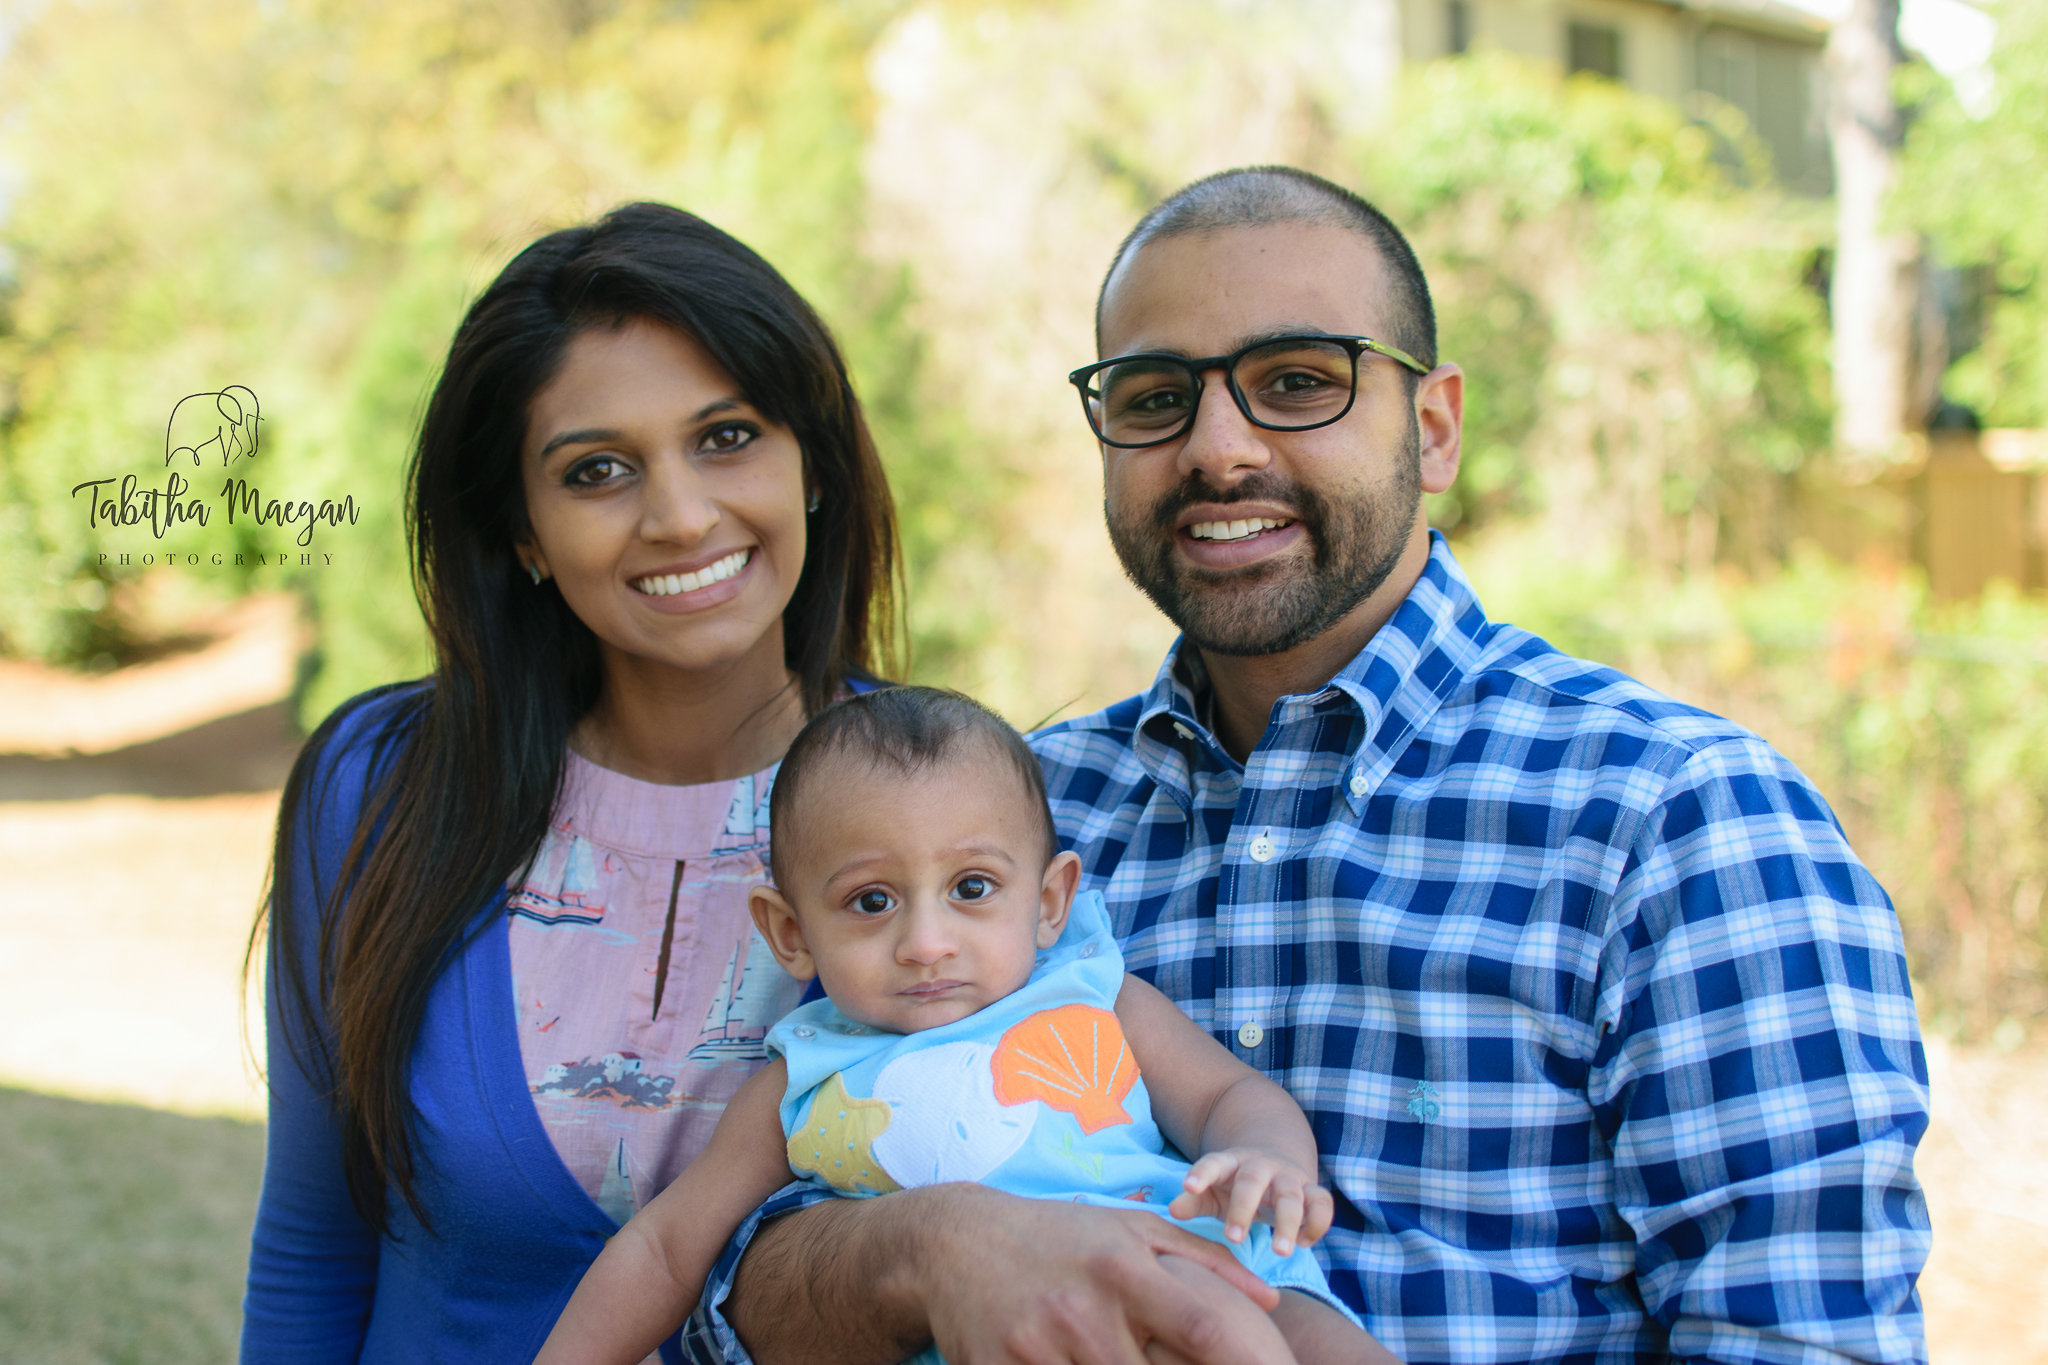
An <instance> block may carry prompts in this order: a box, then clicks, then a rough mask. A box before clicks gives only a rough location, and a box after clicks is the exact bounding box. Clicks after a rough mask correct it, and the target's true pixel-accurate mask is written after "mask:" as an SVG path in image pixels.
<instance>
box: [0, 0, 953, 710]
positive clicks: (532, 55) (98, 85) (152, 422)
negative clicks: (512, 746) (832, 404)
mask: <svg viewBox="0 0 2048 1365" xmlns="http://www.w3.org/2000/svg"><path fill="white" fill-rule="evenodd" d="M890 13H891V9H890V7H889V6H887V5H885V4H872V5H866V4H860V3H844V4H831V5H812V4H806V3H801V2H800V0H744V3H742V2H741V0H728V2H726V3H719V2H717V0H706V2H705V3H699V4H694V5H691V6H689V7H687V9H685V10H683V11H675V10H673V9H672V8H671V7H666V6H661V5H656V4H651V3H621V4H616V5H608V6H593V5H588V4H583V3H579V2H578V0H532V2H531V3H525V4H514V5H504V4H489V5H486V4H481V3H470V2H469V0H427V3H421V4H409V5H403V6H395V5H371V6H357V5H346V4H341V3H330V2H329V0H297V2H296V3H293V2H287V3H278V4H258V3H233V2H230V3H220V2H219V0H172V2H171V3H167V4H163V5H151V6H112V5H98V4H78V3H55V4H52V5H50V6H48V7H47V8H45V9H43V10H42V11H41V12H40V13H39V14H38V15H37V16H36V17H35V19H34V20H33V21H32V22H30V23H29V24H28V25H26V26H25V27H24V28H23V30H22V31H21V32H20V33H19V34H18V35H17V37H16V40H15V43H14V47H13V49H12V51H11V52H10V53H9V54H8V57H7V62H6V68H5V72H4V76H0V88H4V89H5V90H7V91H8V92H10V93H9V95H8V96H7V98H6V103H7V105H8V109H7V113H8V118H7V120H6V128H7V130H8V132H9V134H10V136H9V137H8V140H7V143H6V156H7V158H8V160H9V161H10V162H11V163H12V165H13V166H14V167H15V168H16V173H17V176H18V185H17V188H16V193H15V195H14V197H13V200H12V202H11V203H10V205H9V209H8V213H7V217H6V221H5V223H4V226H0V244H4V246H5V248H6V251H7V253H8V265H9V274H8V279H7V282H6V294H5V298H4V324H0V400H4V409H0V411H4V419H0V488H4V491H5V503H6V511H5V513H4V516H5V518H6V520H5V522H4V525H0V646H4V647H5V648H6V649H7V650H8V651H10V652H14V653H21V654H30V655H37V656H42V657H46V658H52V659H57V660H62V661H67V662H74V663H79V662H85V661H88V660H90V659H92V658H94V657H95V656H102V657H103V659H104V661H105V662H115V661H118V660H119V658H120V657H121V651H122V648H123V646H124V645H129V644H132V643H133V638H132V637H133V636H134V634H135V633H136V631H137V629H138V627H137V624H136V617H137V616H138V615H139V614H141V613H142V611H143V609H144V607H145V606H146V601H147V595H148V593H149V590H150V584H149V582H148V578H149V575H150V573H151V572H152V570H151V569H145V568H143V567H142V566H141V564H140V560H141V558H142V555H143V554H144V553H145V552H147V553H151V554H152V555H153V557H154V558H155V559H157V560H158V561H159V564H160V563H161V562H162V561H163V560H164V558H165V556H166V555H172V554H174V555H177V556H179V559H180V564H179V569H178V571H177V572H179V573H184V572H185V570H186V564H187V562H188V560H187V557H188V556H191V555H197V556H198V560H197V561H196V564H197V566H198V568H197V569H196V570H195V571H194V573H193V574H191V575H188V576H190V577H199V576H201V571H203V576H204V578H205V580H206V581H207V582H209V583H210V584H211V585H212V586H213V588H214V589H215V590H216V591H217V592H219V593H223V594H233V593H236V592H240V591H245V590H247V589H249V588H251V587H255V586H258V585H269V586H275V585H280V584H285V583H288V584H290V585H292V586H294V587H295V588H297V589H298V590H299V591H300V592H301V593H302V594H303V595H304V596H305V598H306V600H307V602H308V604H309V607H310V609H311V612H312V615H313V617H314V619H315V622H316V624H317V627H318V630H317V637H318V642H319V643H318V647H317V648H318V653H317V655H316V659H315V661H314V668H313V671H312V675H311V679H310V686H309V688H308V690H307V692H306V694H305V696H304V698H303V704H302V708H301V710H302V715H303V716H304V717H306V718H307V719H308V720H309V721H310V720H315V719H317V718H318V717H319V716H320V715H322V714H324V712H325V711H326V710H327V709H328V708H330V707H331V706H332V705H333V704H334V703H335V702H336V701H338V700H340V699H341V698H343V697H345V696H347V695H349V694H350V693H352V692H354V691H356V690H359V689H360V688H362V687H364V686H367V685H370V684H372V683H376V682H381V681H385V680H387V679H390V678H393V677H399V676H406V675H409V674H416V673H418V672H421V671H423V669H424V668H425V665H426V659H425V655H424V645H423V639H422V635H421V631H420V627H419V623H418V614H417V612H415V611H414V610H412V608H411V605H410V601H409V598H410V581H409V570H408V566H407V561H406V556H405V550H404V534H403V511H402V505H401V497H400V492H399V490H400V488H401V470H402V468H403V465H404V462H405V459H406V456H407V454H408V447H409V444H410V441H411V439H412V435H413V432H414V429H415V426H416V424H417V421H418V417H419V414H420V410H421V407H422V404H423V400H424V397H425V394H426V391H427V389H428V388H429V386H430V385H431V383H432V381H433V377H434V374H435V372H436V370H437V368H438V365H439V359H440V355H441V353H442V352H443V350H444V349H445V347H446V344H447V338H448V336H449V334H450V332H451V331H452V330H453V327H454V324H455V321H456V320H457V318H458V317H459V316H460V313H461V309H462V307H463V306H464V304H465V302H466V300H467V298H468V297H469V296H470V295H471V294H472V293H473V292H474V291H475V290H476V289H478V288H480V287H481V285H482V284H483V283H484V282H485V281H486V280H487V279H488V278H489V277H490V275H491V274H492V273H494V272H495V270H496V269H497V268H498V267H499V266H501V265H502V264H503V262H504V261H505V260H507V259H509V257H510V256H511V254H512V253H513V252H514V251H516V250H517V249H518V248H519V247H521V246H523V245H524V244H525V243H526V242H527V241H528V240H530V239H531V238H532V237H533V236H535V235H537V234H538V232H540V231H542V230H545V229H547V228H551V227H558V226H563V225H565V224H567V223H570V222H575V221H579V220H583V219H586V218H588V217H589V216H591V215H593V214H595V213H597V212H601V211H602V210H603V209H604V208H606V207H609V206H610V205H612V204H615V203H619V202H623V201H625V200H628V199H633V198H657V199H664V200H668V201H670V202H674V203H678V204H681V205H684V206H686V207H689V208H691V209H693V210H696V211H698V212H700V213H702V214H704V215H705V216H706V217H708V218H710V219H712V220H713V221H715V222H717V223H719V224H720V225H721V226H723V227H726V228H727V229H728V230H731V231H733V232H734V233H735V234H737V235H738V236H740V237H741V238H742V239H744V240H746V241H748V242H749V243H750V244H751V245H753V246H755V247H756V248H757V249H759V250H760V251H762V252H763V254H765V255H766V256H768V257H769V258H770V259H772V260H773V261H775V262H776V263H777V265H778V266H779V267H780V268H781V269H782V270H783V271H784V272H785V273H786V274H788V275H789V276H790V277H791V279H792V281H793V282H794V283H795V284H796V285H797V286H798V288H799V289H801V290H802V291H804V293H805V294H806V295H807V296H808V297H810V298H811V299H812V300H813V302H815V303H816V304H817V305H818V306H819V308H820V310H821V311H822V312H823V313H824V314H825V315H826V317H827V319H828V320H829V321H831V322H832V323H833V324H834V325H835V326H836V327H837V328H838V330H839V331H840V333H841V335H842V339H843V340H844V341H845V342H846V343H847V347H848V350H849V352H850V354H851V355H852V356H853V357H854V361H855V365H856V370H857V376H856V378H857V380H858V382H859V383H860V384H861V387H862V389H863V391H864V392H865V393H866V394H868V396H869V398H870V402H871V404H872V410H873V412H874V414H875V416H876V418H877V422H878V426H879V427H880V428H881V429H880V431H879V432H878V435H879V437H880V439H881V443H882V445H883V448H884V449H885V450H888V451H889V452H891V455H892V460H893V462H894V464H895V465H896V472H897V473H898V475H899V487H900V488H902V489H904V490H905V491H906V493H907V494H908V500H909V501H910V503H911V506H910V509H909V510H910V511H911V512H912V513H913V514H914V513H915V511H916V499H917V497H919V496H920V495H928V494H929V491H930V490H932V489H934V488H936V487H938V486H940V485H941V484H944V483H946V482H947V481H946V480H945V479H944V478H943V477H941V475H942V474H943V469H939V470H938V471H937V472H934V470H933V469H929V468H927V467H926V465H941V466H942V465H943V464H944V460H945V451H946V449H947V447H945V446H944V445H943V444H942V443H939V442H935V441H932V440H928V439H923V438H921V436H920V428H919V422H920V418H919V415H918V411H917V408H916V406H915V405H914V404H912V403H910V402H909V401H908V400H907V398H906V395H907V393H908V392H909V390H910V387H911V386H912V385H913V384H914V381H915V373H916V364H917V342H916V338H915V337H914V336H913V335H911V334H910V333H909V331H908V330H907V329H906V327H905V326H904V324H903V322H902V307H901V303H902V295H903V290H904V284H903V281H902V280H901V279H900V278H899V273H898V272H893V271H890V270H887V269H884V268H881V267H878V266H874V265H871V264H870V263H869V262H868V261H867V260H866V258H865V257H864V256H863V254H862V252H861V212H862V181H861V167H860V151H861V147H862V139H863V131H862V130H863V119H864V118H865V116H866V106H867V103H868V95H867V89H866V84H865V77H864V72H863V67H862V61H863V56H864V53H865V52H866V50H867V48H868V46H869V45H870V44H871V43H872V41H873V39H874V37H875V35H876V34H877V33H878V32H879V31H880V29H881V26H882V25H883V23H884V22H885V21H886V20H887V19H888V17H889V15H890ZM679 16H680V17H679ZM228 384H241V385H245V386H247V387H249V388H250V389H252V390H254V391H255V393H256V394H257V395H258V396H259V398H260V399H261V401H262V404H263V409H264V413H265V420H264V423H263V428H262V443H261V446H260V450H259V453H258V455H257V457H256V458H255V459H253V460H249V461H236V463H235V464H234V466H233V467H232V468H231V469H222V468H219V467H211V466H209V467H205V468H193V467H183V464H184V462H183V459H182V457H181V461H180V464H181V467H180V469H179V471H178V472H180V473H182V474H183V475H184V476H185V477H186V478H188V479H189V480H190V481H191V483H192V484H193V485H194V492H195V493H197V494H199V495H201V496H202V497H204V498H205V499H206V500H207V501H209V502H212V501H214V500H215V499H216V498H217V495H218V490H219V486H220V485H221V483H222V482H223V480H224V478H225V477H226V475H227V474H229V473H232V474H235V475H239V476H241V477H244V478H246V479H248V480H250V481H251V482H253V483H255V484H257V485H258V486H259V487H261V488H262V489H263V490H264V492H265V493H266V495H268V496H279V495H283V494H287V493H288V494H290V495H291V496H292V497H294V498H312V499H316V500H317V499H318V498H321V497H332V498H337V499H338V498H340V497H341V496H343V495H344V494H347V495H350V496H353V498H354V499H355V502H356V505H357V506H358V507H359V508H360V509H361V520H360V521H359V522H358V524H356V525H355V526H353V527H340V528H334V529H322V530H321V531H319V532H318V533H316V534H315V536H314V537H313V541H312V544H311V545H310V546H306V547H301V546H299V545H296V544H293V543H291V541H292V539H293V537H292V536H291V535H290V534H285V535H279V534H276V533H274V531H273V530H272V529H271V528H264V529H263V530H260V531H259V530H256V529H253V528H249V527H247V526H246V524H244V525H237V526H235V527H234V528H233V529H232V531H230V530H229V529H228V528H227V527H226V526H225V524H224V521H223V516H222V512H221V509H220V508H219V506H218V505H215V506H213V507H212V508H211V512H212V515H211V519H210V521H209V524H207V525H206V526H205V527H204V528H203V529H202V528H200V527H198V526H196V525H193V524H190V523H187V524H185V525H181V526H180V527H178V528H176V529H175V530H173V531H172V532H171V533H169V534H167V535H165V536H164V537H162V539H161V540H157V539H154V538H152V537H150V536H149V535H148V534H147V532H146V531H144V532H138V531H137V529H136V528H132V527H128V528H120V529H117V530H115V531H113V532H108V531H107V530H106V529H105V528H98V529H95V528H92V527H89V526H88V525H87V516H86V510H87V509H86V508H85V506H84V505H83V503H82V502H79V501H76V500H74V499H73V498H72V496H71V494H70V489H71V487H72V486H73V485H74V484H75V483H77V482H79V481H80V480H81V479H86V478H119V477H121V476H122V475H125V474H133V475H135V476H136V477H137V478H138V480H139V482H140V486H141V487H144V488H154V487H159V486H161V485H162V483H163V481H164V479H165V478H166V476H167V474H168V473H169V472H170V471H169V470H167V469H166V467H165V463H166V462H165V458H164V451H163V448H162V446H163V435H162V433H163V430H164V424H165V422H166V420H167V418H168V417H169V415H170V412H171V410H172V407H173V405H174V404H175V403H176V402H177V400H178V399H179V398H180V397H182V396H183V395H185V394H187V393H191V392H194V391H197V390H206V389H218V388H221V387H224V386H226V385H228ZM921 461H922V462H923V463H920V462H921ZM953 501H954V502H955V503H957V502H958V501H959V500H958V499H957V498H955V499H954V500H953ZM915 520H916V518H915V516H914V515H913V517H912V521H913V523H915ZM911 548H912V551H913V564H915V563H916V559H915V555H916V553H917V552H918V551H919V549H920V548H921V543H920V542H919V541H918V539H917V538H916V537H915V536H913V537H912V538H911ZM307 550H310V551H311V552H313V553H314V556H315V558H314V564H315V565H317V566H319V568H318V570H317V571H315V570H312V569H307V568H304V567H302V566H301V562H300V560H301V555H302V554H303V553H305V552H306V551H307ZM124 551H125V552H127V553H128V555H129V557H130V562H129V563H128V564H126V565H124V564H123V563H122V562H121V559H120V552H124ZM222 551H227V552H229V553H228V554H227V555H226V560H227V562H226V563H225V564H224V565H222V566H221V567H219V568H214V567H213V565H212V563H211V559H212V555H213V554H214V553H216V552H222ZM235 551H240V552H243V553H244V559H245V561H246V562H245V563H244V565H243V566H242V567H241V568H239V569H237V568H236V567H235V565H234V562H233V561H234V554H233V552H235ZM280 552H283V555H284V564H283V566H282V567H280V566H279V562H278V560H279V555H280ZM323 552H326V553H332V554H333V555H334V557H335V559H334V563H333V565H332V566H331V567H330V566H327V565H325V564H324V563H323V562H322V561H321V560H320V558H319V555H320V554H321V553H323ZM259 553H260V554H262V555H263V556H264V557H265V559H266V560H267V561H268V562H267V563H264V564H261V565H259V564H258V562H257V558H256V557H257V555H258V554H259ZM103 555H109V556H110V559H109V560H108V561H106V562H103V560H102V556H103ZM154 571H155V572H157V573H159V574H162V573H164V572H166V571H165V570H163V569H162V568H161V567H158V568H156V569H155V570H154Z"/></svg>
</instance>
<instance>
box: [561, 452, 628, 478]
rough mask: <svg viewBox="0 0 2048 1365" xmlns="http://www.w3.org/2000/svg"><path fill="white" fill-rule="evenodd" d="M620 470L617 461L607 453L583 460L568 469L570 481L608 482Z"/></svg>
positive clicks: (615, 476) (616, 475)
mask: <svg viewBox="0 0 2048 1365" xmlns="http://www.w3.org/2000/svg"><path fill="white" fill-rule="evenodd" d="M619 472H620V465H619V462H618V461H617V460H615V459H613V458H612V457H611V456H609V455H600V456H598V457H597V458H595V459H591V460H585V461H584V462H583V463H582V464H579V465H577V466H576V467H575V468H573V469H571V470H570V471H569V482H570V483H582V484H594V483H610V482H611V481H612V480H613V479H615V478H617V477H618V475H619Z"/></svg>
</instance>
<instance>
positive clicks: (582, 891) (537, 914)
mask: <svg viewBox="0 0 2048 1365" xmlns="http://www.w3.org/2000/svg"><path fill="white" fill-rule="evenodd" d="M550 888H553V889H552V890H550ZM596 893H597V854H596V853H595V852H594V851H593V850H592V848H591V844H590V841H589V840H588V839H585V838H582V837H580V836H578V835H574V834H569V833H567V832H565V831H563V830H560V829H554V828H550V829H549V830H548V832H547V837H546V838H545V839H543V840H541V847H540V853H539V854H538V855H537V856H536V857H535V858H534V860H533V867H532V869H531V870H530V871H528V873H527V874H526V880H525V881H524V882H523V883H522V884H521V885H520V887H519V889H518V890H517V891H514V892H513V893H512V898H511V900H509V901H508V902H506V908H507V909H508V910H509V911H510V912H511V913H512V914H514V915H517V916H519V917H521V918H522V919H530V920H534V921H537V922H539V923H541V924H599V923H602V922H603V920H604V906H602V905H600V904H599V903H598V902H597V896H596Z"/></svg>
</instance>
